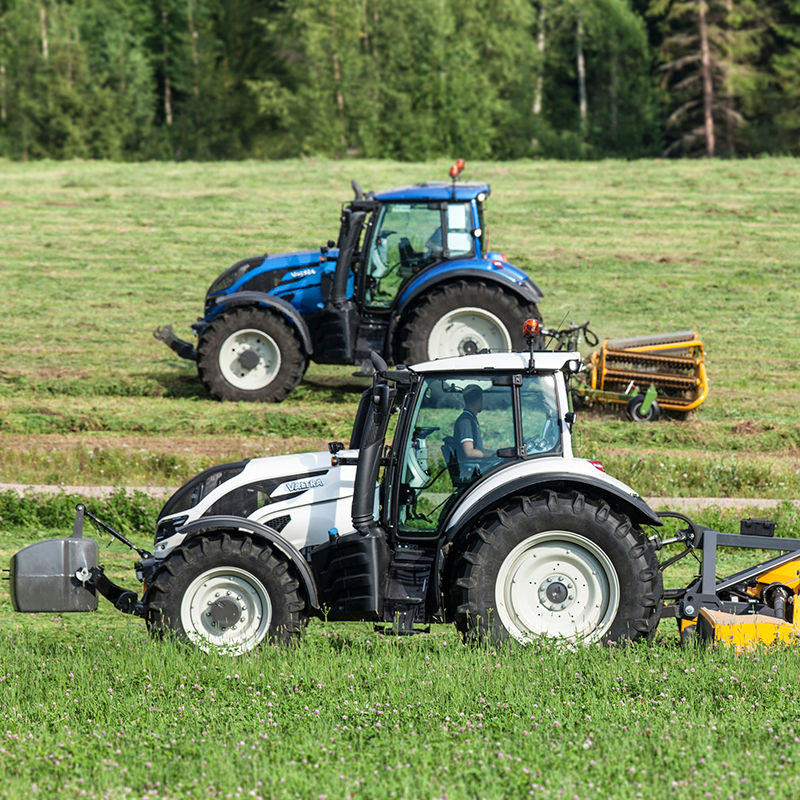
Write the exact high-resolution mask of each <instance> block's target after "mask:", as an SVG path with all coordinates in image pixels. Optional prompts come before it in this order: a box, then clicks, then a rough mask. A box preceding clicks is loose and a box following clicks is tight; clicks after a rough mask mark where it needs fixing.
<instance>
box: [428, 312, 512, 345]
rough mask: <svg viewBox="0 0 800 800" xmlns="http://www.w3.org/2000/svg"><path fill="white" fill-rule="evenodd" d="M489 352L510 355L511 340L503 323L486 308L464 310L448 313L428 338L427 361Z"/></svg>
mask: <svg viewBox="0 0 800 800" xmlns="http://www.w3.org/2000/svg"><path fill="white" fill-rule="evenodd" d="M486 349H488V350H491V351H492V352H508V351H510V350H511V336H510V334H509V332H508V329H507V328H506V326H505V325H504V324H503V321H502V320H501V319H500V318H499V317H498V316H496V315H495V314H492V313H491V311H486V310H485V309H483V308H474V307H472V306H465V307H464V308H456V309H454V310H453V311H449V312H448V313H447V314H445V315H444V316H443V317H442V318H441V319H440V320H439V321H438V322H437V323H436V324H435V325H434V326H433V328H432V329H431V332H430V335H429V336H428V358H447V357H448V356H456V355H459V356H465V355H470V354H472V353H477V352H479V351H480V350H486Z"/></svg>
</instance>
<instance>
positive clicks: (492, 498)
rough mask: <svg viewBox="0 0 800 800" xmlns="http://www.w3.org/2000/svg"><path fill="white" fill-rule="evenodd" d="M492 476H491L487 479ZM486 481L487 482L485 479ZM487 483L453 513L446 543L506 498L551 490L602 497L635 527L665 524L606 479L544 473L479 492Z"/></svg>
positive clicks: (639, 500) (446, 527) (446, 528)
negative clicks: (570, 491) (636, 525)
mask: <svg viewBox="0 0 800 800" xmlns="http://www.w3.org/2000/svg"><path fill="white" fill-rule="evenodd" d="M487 477H491V475H489V476H487ZM484 480H485V479H484ZM483 482H484V481H479V482H478V483H476V484H475V485H474V487H473V488H472V490H470V491H468V492H467V493H466V494H465V495H464V496H463V497H462V498H461V500H460V501H459V502H458V503H456V505H455V506H454V507H453V508H452V509H451V510H450V513H449V514H448V519H447V520H446V521H445V523H444V540H443V541H444V542H445V543H446V542H451V541H453V540H454V539H456V538H457V537H458V536H459V534H460V533H462V531H465V530H468V529H469V528H470V527H471V526H472V525H473V524H474V523H475V522H476V521H477V520H478V519H479V518H480V517H481V516H482V515H483V514H484V513H485V512H487V511H489V510H490V509H492V508H495V507H496V506H498V505H499V504H500V503H502V502H503V500H505V499H506V498H510V497H513V496H514V495H521V494H531V493H540V492H543V491H547V490H552V491H556V492H558V491H562V492H563V491H566V490H569V489H574V490H576V491H579V492H582V493H583V494H591V495H592V496H593V497H599V498H601V499H602V500H605V502H607V503H608V505H609V506H611V507H612V508H614V509H615V510H617V511H621V512H622V513H624V514H627V516H629V517H630V519H631V521H632V522H634V523H635V524H644V525H661V518H660V517H659V516H658V514H656V512H655V511H653V509H651V508H650V506H648V505H647V503H645V501H644V500H643V499H642V498H641V497H639V495H636V494H630V492H626V491H625V490H624V489H623V488H621V487H620V486H616V485H615V484H614V483H611V482H609V481H608V480H603V479H602V478H592V477H589V476H586V475H576V474H575V473H574V472H566V471H565V472H559V471H553V472H542V473H539V474H534V475H522V476H519V477H516V478H514V479H512V480H510V481H508V482H506V483H502V484H501V485H500V486H498V487H497V488H495V489H492V490H490V491H488V492H483V493H481V492H478V491H476V489H478V488H479V487H480V484H481V483H483Z"/></svg>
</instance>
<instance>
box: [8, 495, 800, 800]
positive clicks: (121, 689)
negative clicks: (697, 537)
mask: <svg viewBox="0 0 800 800" xmlns="http://www.w3.org/2000/svg"><path fill="white" fill-rule="evenodd" d="M115 502H116V503H117V504H120V503H121V502H122V500H121V499H117V500H116V501H115ZM58 507H59V506H58V504H54V507H53V508H51V509H49V510H48V509H45V508H44V506H40V510H39V511H38V512H37V513H38V514H39V515H40V519H41V520H42V521H44V520H47V519H50V518H51V515H52V514H53V513H58ZM7 508H8V506H7ZM29 511H30V509H29ZM6 513H8V511H7V512H6ZM752 513H753V514H754V515H755V514H763V513H764V512H760V511H759V510H758V509H753V510H752ZM133 519H134V523H133V524H131V526H130V530H129V532H130V533H131V534H135V538H137V539H138V540H140V542H142V543H145V542H144V540H145V539H146V538H147V534H146V533H145V532H142V531H138V532H137V530H136V525H135V519H136V517H135V515H134V517H133ZM698 521H700V522H702V523H703V524H707V525H712V526H718V527H720V528H723V529H728V530H732V529H735V527H734V526H735V521H736V515H733V514H732V513H730V512H715V511H711V512H706V513H705V514H703V515H702V516H698ZM778 524H779V530H780V532H781V533H783V534H784V535H798V533H799V532H800V520H798V513H797V511H796V510H795V509H794V508H793V507H790V506H788V504H787V505H786V506H784V507H783V508H782V509H781V510H780V513H779V515H778ZM59 533H60V532H59V531H56V530H54V531H51V532H49V533H48V532H46V531H44V530H42V529H38V530H37V521H36V518H35V517H34V516H33V511H31V515H30V516H28V517H27V522H26V523H24V524H23V523H18V524H15V526H14V527H11V526H9V525H8V524H6V525H5V526H4V527H3V530H2V531H0V558H2V559H3V560H7V558H8V557H9V556H10V554H11V553H12V552H14V551H15V550H16V549H18V548H19V547H21V546H23V545H24V544H26V543H28V542H29V541H32V540H35V539H40V538H46V537H47V536H48V535H53V536H55V535H59ZM101 552H102V556H101V560H102V561H104V563H106V564H107V565H108V567H109V573H110V575H111V576H112V577H113V578H114V579H116V580H120V581H122V582H123V583H125V584H126V585H131V586H132V588H134V585H135V579H133V576H132V572H131V569H130V566H131V564H132V561H133V558H132V557H131V556H130V555H129V554H127V553H126V552H125V551H124V549H123V548H121V547H120V546H118V545H114V547H113V548H112V549H111V550H103V551H101ZM742 558H746V559H748V561H747V563H753V562H754V561H755V560H757V558H758V556H757V555H754V554H752V553H750V554H746V555H744V556H742V555H741V554H740V555H738V556H737V557H736V559H735V560H734V562H735V563H732V564H731V566H732V568H734V569H735V568H740V567H741V566H743V564H742ZM691 561H692V559H691V558H690V559H686V560H685V561H684V562H681V565H682V567H683V569H684V572H686V570H689V572H688V573H686V574H684V575H680V576H676V577H680V578H681V580H686V579H687V576H689V577H690V575H691V569H692V564H691ZM677 582H678V583H680V582H681V581H677ZM799 660H800V652H798V651H797V650H796V649H790V648H775V649H769V650H767V649H760V650H758V651H755V652H753V653H749V654H743V655H736V654H734V653H733V652H731V651H729V650H726V649H723V648H710V649H708V650H705V651H686V652H683V651H681V650H680V649H679V647H678V644H677V637H676V633H675V626H674V622H673V621H672V620H664V621H663V622H662V624H661V626H660V627H659V630H658V633H657V637H656V642H655V643H654V644H653V645H651V646H648V645H645V644H637V645H635V646H631V647H624V648H619V647H611V648H602V647H585V648H584V647H581V648H578V649H575V650H570V649H566V648H562V647H559V646H554V645H546V644H542V645H539V646H533V647H528V648H520V647H517V646H509V647H502V648H492V647H480V646H478V647H476V646H465V645H463V644H462V643H461V641H460V640H459V638H458V635H457V632H456V630H455V628H454V627H452V626H448V625H434V626H432V630H431V633H429V634H422V635H419V636H415V637H412V638H408V639H406V638H403V639H395V638H391V637H384V636H383V635H381V634H379V633H375V632H374V631H373V630H372V629H371V626H370V625H368V624H365V623H364V624H362V623H337V624H330V623H324V622H321V621H312V622H311V623H310V624H309V627H308V629H307V631H306V632H305V634H304V636H303V638H302V640H301V641H300V643H299V644H298V645H297V646H296V647H292V648H288V649H275V648H270V647H265V648H262V649H261V650H259V651H257V652H256V653H253V654H251V655H249V656H246V657H242V658H239V659H229V658H227V657H223V656H216V655H210V654H204V653H200V652H197V651H194V650H191V649H189V648H188V647H185V646H182V645H180V644H177V643H173V642H169V641H167V642H157V641H152V640H150V639H149V638H148V635H147V633H146V629H145V626H144V623H143V622H142V621H141V620H138V619H134V618H132V617H125V616H123V615H121V614H119V613H117V612H115V611H113V610H112V609H111V607H110V605H109V604H108V603H106V602H105V601H103V600H101V601H100V610H99V611H98V613H97V614H94V615H77V614H76V615H55V614H43V615H16V614H14V613H13V612H12V611H11V609H10V605H9V599H8V595H7V592H5V591H1V592H0V691H2V697H3V707H2V709H0V714H2V719H3V723H2V732H3V733H2V741H0V785H2V786H3V796H4V797H7V798H10V800H17V798H29V797H31V796H33V797H39V796H41V797H53V796H80V797H87V798H90V799H94V798H97V799H98V800H99V799H100V798H103V799H105V798H115V799H116V798H120V797H130V798H154V797H155V798H198V800H199V799H200V798H248V797H255V798H303V800H307V799H308V798H314V799H315V800H317V799H322V798H339V797H341V798H375V797H396V798H407V799H408V800H412V799H416V798H444V797H448V798H450V799H451V800H452V798H497V799H498V800H500V799H501V798H502V799H503V800H504V799H505V798H508V797H521V796H528V795H530V794H533V795H534V796H541V797H554V798H562V797H573V796H578V797H596V796H603V797H607V796H613V797H615V798H649V797H653V796H666V795H667V794H668V795H669V796H670V797H675V798H686V799H687V800H695V798H697V797H698V796H710V797H729V796H730V797H742V798H745V797H764V796H770V792H771V791H775V790H776V789H779V791H780V794H781V795H782V796H783V795H785V796H789V795H791V794H792V793H796V792H797V791H798V789H800V773H799V772H798V770H797V764H796V747H795V742H794V740H795V738H796V736H797V735H800V715H799V714H798V711H797V708H798V704H800V685H799V684H798V678H797V676H798V674H800V661H799Z"/></svg>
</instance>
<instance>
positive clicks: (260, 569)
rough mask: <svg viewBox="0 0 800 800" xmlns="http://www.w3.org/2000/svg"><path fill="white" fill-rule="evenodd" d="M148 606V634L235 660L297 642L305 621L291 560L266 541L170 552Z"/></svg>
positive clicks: (227, 537)
mask: <svg viewBox="0 0 800 800" xmlns="http://www.w3.org/2000/svg"><path fill="white" fill-rule="evenodd" d="M144 602H145V605H146V607H147V613H146V621H147V628H148V630H149V631H150V633H151V634H153V635H156V636H162V635H164V634H170V635H173V636H175V637H177V638H178V639H180V640H183V641H187V642H190V643H192V644H194V645H196V646H197V647H200V649H202V650H219V651H224V652H227V653H229V654H231V655H240V654H241V653H245V652H248V651H250V650H252V649H254V648H255V647H257V646H258V645H259V644H261V643H262V642H265V641H267V642H270V643H276V644H285V643H288V642H290V641H292V640H294V639H296V638H297V637H298V636H299V635H300V632H301V630H302V628H303V625H304V624H305V622H306V620H307V616H308V615H307V612H306V604H305V601H304V599H303V597H302V595H301V593H300V584H299V581H298V579H297V578H296V577H295V576H294V575H293V573H292V571H291V569H290V567H289V562H288V560H287V559H286V557H285V556H284V555H282V554H281V553H280V552H278V551H276V550H274V549H273V548H272V547H270V545H269V544H267V543H266V542H263V541H259V540H254V539H252V538H251V537H247V536H242V535H235V534H227V533H214V534H209V535H204V536H197V537H194V538H192V539H189V540H188V541H187V542H186V543H185V544H184V545H182V546H181V547H179V548H178V549H177V550H175V551H174V552H173V553H171V554H170V555H169V556H168V557H167V558H166V559H165V561H164V564H163V565H162V566H161V567H160V568H159V569H158V571H157V572H156V574H155V575H154V576H153V580H152V582H151V584H150V586H149V587H148V589H147V593H146V595H145V598H144ZM259 612H260V613H261V617H259V616H258V614H259ZM264 615H267V616H268V618H267V619H266V620H265V619H264Z"/></svg>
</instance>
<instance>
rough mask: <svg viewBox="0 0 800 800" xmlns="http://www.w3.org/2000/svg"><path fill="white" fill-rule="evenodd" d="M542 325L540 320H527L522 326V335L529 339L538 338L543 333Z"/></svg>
mask: <svg viewBox="0 0 800 800" xmlns="http://www.w3.org/2000/svg"><path fill="white" fill-rule="evenodd" d="M541 330H542V323H541V322H539V320H538V319H526V320H525V322H524V323H523V325H522V335H523V336H524V337H525V338H527V337H528V336H536V335H538V334H539V333H541Z"/></svg>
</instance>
